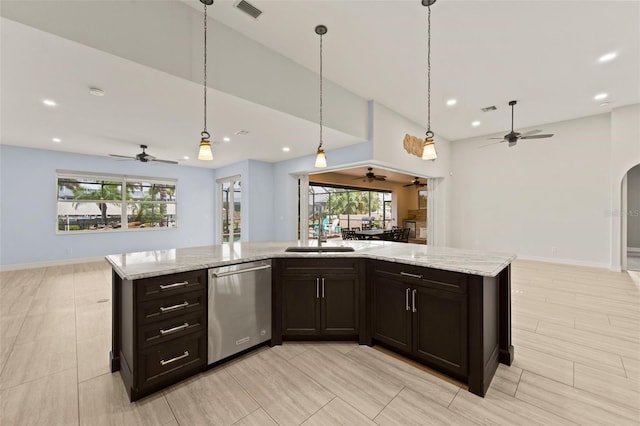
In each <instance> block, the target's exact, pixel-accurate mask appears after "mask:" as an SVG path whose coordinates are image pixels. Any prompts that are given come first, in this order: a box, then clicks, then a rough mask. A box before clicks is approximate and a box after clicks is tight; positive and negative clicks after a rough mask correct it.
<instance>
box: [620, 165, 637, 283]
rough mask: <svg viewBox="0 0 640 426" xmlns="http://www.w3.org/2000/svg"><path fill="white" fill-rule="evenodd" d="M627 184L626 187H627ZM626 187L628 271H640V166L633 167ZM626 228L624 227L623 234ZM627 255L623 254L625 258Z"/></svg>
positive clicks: (626, 180)
mask: <svg viewBox="0 0 640 426" xmlns="http://www.w3.org/2000/svg"><path fill="white" fill-rule="evenodd" d="M625 183H626V185H625ZM625 186H626V208H624V202H623V212H622V213H623V217H624V218H625V219H626V235H625V236H624V237H626V238H623V239H622V241H623V243H624V242H625V240H626V244H623V247H622V248H623V251H624V250H625V249H626V263H627V268H626V269H627V270H629V271H640V164H638V165H636V166H635V167H632V168H631V169H630V170H629V171H628V172H627V175H626V177H625V179H624V181H623V191H624V190H625V188H624V187H625ZM623 198H624V197H623ZM624 228H625V226H623V232H625V230H624ZM624 254H625V253H623V256H624Z"/></svg>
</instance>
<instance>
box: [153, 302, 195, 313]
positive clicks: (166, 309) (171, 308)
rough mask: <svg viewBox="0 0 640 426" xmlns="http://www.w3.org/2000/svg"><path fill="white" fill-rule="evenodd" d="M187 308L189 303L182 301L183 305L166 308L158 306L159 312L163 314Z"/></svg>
mask: <svg viewBox="0 0 640 426" xmlns="http://www.w3.org/2000/svg"><path fill="white" fill-rule="evenodd" d="M187 306H189V302H187V301H184V302H183V303H179V304H177V305H173V306H167V307H166V308H165V307H164V306H160V312H162V313H163V314H164V313H165V312H171V311H175V310H176V309H180V308H186V307H187Z"/></svg>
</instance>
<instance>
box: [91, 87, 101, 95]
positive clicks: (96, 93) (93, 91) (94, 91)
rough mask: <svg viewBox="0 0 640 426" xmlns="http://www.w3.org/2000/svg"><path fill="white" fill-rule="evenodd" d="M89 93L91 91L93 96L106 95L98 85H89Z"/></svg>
mask: <svg viewBox="0 0 640 426" xmlns="http://www.w3.org/2000/svg"><path fill="white" fill-rule="evenodd" d="M89 93H91V94H92V95H93V96H104V90H102V89H99V88H97V87H89Z"/></svg>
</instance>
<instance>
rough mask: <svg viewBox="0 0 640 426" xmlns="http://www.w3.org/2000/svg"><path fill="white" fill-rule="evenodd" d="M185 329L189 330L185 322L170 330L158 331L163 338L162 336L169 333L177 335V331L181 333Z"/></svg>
mask: <svg viewBox="0 0 640 426" xmlns="http://www.w3.org/2000/svg"><path fill="white" fill-rule="evenodd" d="M185 328H189V323H188V322H185V323H184V324H182V325H179V326H177V327H173V328H170V329H168V330H165V329H162V330H160V334H161V335H163V336H164V335H167V334H171V333H177V332H178V331H182V330H184V329H185Z"/></svg>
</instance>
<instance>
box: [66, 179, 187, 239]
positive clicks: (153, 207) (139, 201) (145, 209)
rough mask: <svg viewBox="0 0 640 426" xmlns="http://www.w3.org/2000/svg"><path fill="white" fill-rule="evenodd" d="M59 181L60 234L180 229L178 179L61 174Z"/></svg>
mask: <svg viewBox="0 0 640 426" xmlns="http://www.w3.org/2000/svg"><path fill="white" fill-rule="evenodd" d="M57 180H58V186H57V191H58V193H57V218H58V220H57V222H58V224H57V232H58V233H75V232H87V231H100V232H108V231H115V230H128V229H160V228H164V229H166V228H175V227H176V226H177V222H176V220H177V219H176V211H177V201H176V193H177V181H176V180H175V179H157V178H146V177H133V176H121V175H93V174H88V173H82V172H66V171H58V176H57ZM123 189H124V190H123Z"/></svg>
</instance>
